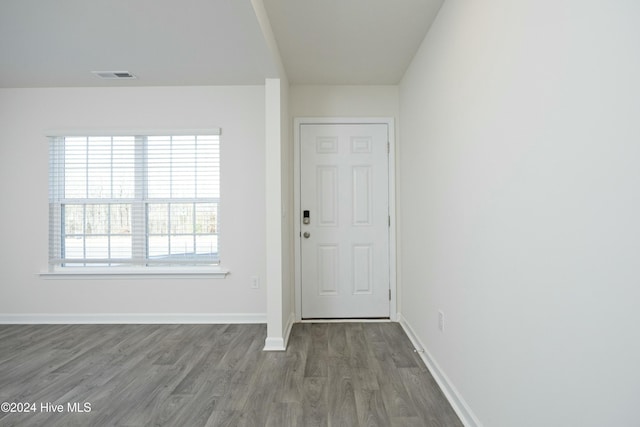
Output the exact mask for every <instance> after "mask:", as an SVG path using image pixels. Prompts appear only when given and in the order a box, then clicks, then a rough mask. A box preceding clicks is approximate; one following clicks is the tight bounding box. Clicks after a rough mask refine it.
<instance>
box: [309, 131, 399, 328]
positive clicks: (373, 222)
mask: <svg viewBox="0 0 640 427" xmlns="http://www.w3.org/2000/svg"><path fill="white" fill-rule="evenodd" d="M387 141H388V126H387V125H386V124H302V125H301V127H300V144H301V147H300V157H301V158H300V174H301V176H300V191H301V194H300V204H301V206H300V211H301V212H305V211H308V212H309V219H308V223H305V221H304V218H301V219H300V221H301V225H300V229H301V233H302V236H301V238H302V241H301V292H302V317H303V318H354V317H355V318H365V317H389V222H388V221H389V220H388V218H389V194H388V191H389V190H388V185H389V171H388V152H387ZM303 217H304V215H303Z"/></svg>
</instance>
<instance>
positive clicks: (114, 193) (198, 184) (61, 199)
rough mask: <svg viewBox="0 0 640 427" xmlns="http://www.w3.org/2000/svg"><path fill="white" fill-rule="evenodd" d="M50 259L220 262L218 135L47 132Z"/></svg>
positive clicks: (73, 263)
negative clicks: (48, 148) (90, 134)
mask: <svg viewBox="0 0 640 427" xmlns="http://www.w3.org/2000/svg"><path fill="white" fill-rule="evenodd" d="M49 184H50V194H49V206H50V224H49V227H50V239H49V240H50V264H51V265H52V266H54V267H56V266H57V267H79V266H84V267H86V266H102V267H104V266H113V267H115V266H134V265H135V266H154V265H164V266H170V265H213V264H217V263H218V262H219V253H218V209H219V204H220V137H219V132H217V133H212V134H207V135H152V136H150V135H147V136H139V135H132V136H82V137H78V136H58V137H51V139H50V179H49Z"/></svg>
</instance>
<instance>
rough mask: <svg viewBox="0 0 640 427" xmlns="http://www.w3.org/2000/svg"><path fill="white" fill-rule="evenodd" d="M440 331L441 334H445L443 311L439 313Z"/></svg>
mask: <svg viewBox="0 0 640 427" xmlns="http://www.w3.org/2000/svg"><path fill="white" fill-rule="evenodd" d="M438 329H439V330H440V332H444V312H443V311H442V310H439V311H438Z"/></svg>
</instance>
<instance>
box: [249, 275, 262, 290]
mask: <svg viewBox="0 0 640 427" xmlns="http://www.w3.org/2000/svg"><path fill="white" fill-rule="evenodd" d="M251 289H260V278H259V277H258V276H251Z"/></svg>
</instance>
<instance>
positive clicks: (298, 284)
mask: <svg viewBox="0 0 640 427" xmlns="http://www.w3.org/2000/svg"><path fill="white" fill-rule="evenodd" d="M305 124H335V125H340V124H385V125H387V126H388V129H389V157H388V161H389V215H390V217H391V218H390V219H391V224H390V226H389V281H390V284H389V287H390V290H391V298H390V301H389V319H390V320H391V321H398V310H397V303H396V301H397V283H396V272H397V266H396V250H397V248H396V190H395V189H396V184H395V171H396V167H395V165H396V158H395V152H396V144H395V126H394V119H393V118H386V117H383V118H380V117H370V118H369V117H365V118H363V117H297V118H295V119H294V121H293V137H294V144H293V147H294V148H293V150H294V156H293V159H294V160H293V172H294V180H293V181H294V203H293V215H294V216H293V223H294V241H295V245H294V258H295V267H294V268H295V275H294V276H295V277H294V280H295V311H296V312H295V316H296V321H298V322H299V321H301V320H302V263H301V253H302V252H301V243H302V236H301V232H302V230H301V226H300V222H301V220H300V219H301V217H302V212H301V210H300V126H301V125H305Z"/></svg>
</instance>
